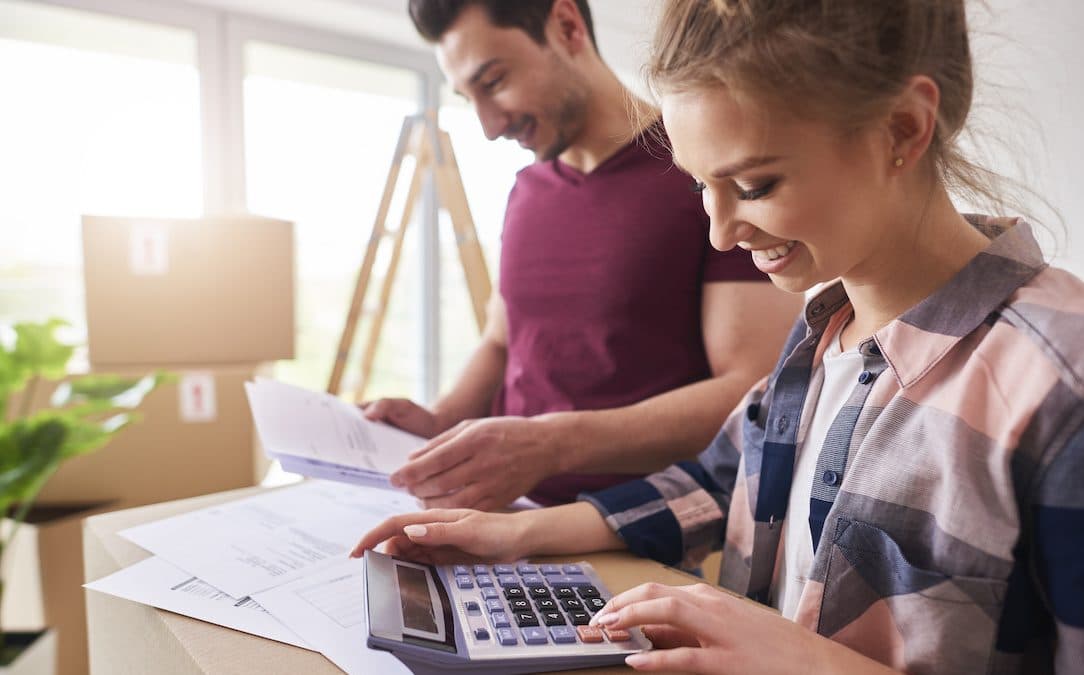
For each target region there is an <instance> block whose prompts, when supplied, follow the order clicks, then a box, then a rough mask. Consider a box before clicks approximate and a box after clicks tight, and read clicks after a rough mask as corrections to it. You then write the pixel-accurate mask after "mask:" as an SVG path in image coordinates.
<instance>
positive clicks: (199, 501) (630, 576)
mask: <svg viewBox="0 0 1084 675" xmlns="http://www.w3.org/2000/svg"><path fill="white" fill-rule="evenodd" d="M259 490H260V488H253V489H251V490H237V491H233V492H230V493H226V494H222V495H206V496H203V497H196V498H193V499H186V500H184V501H179V502H171V503H168V504H154V505H151V506H144V507H142V508H139V509H130V510H126V511H116V512H113V513H108V514H104V515H98V516H95V517H93V518H88V519H87V520H86V521H84V527H83V547H84V557H85V560H86V563H85V564H86V581H88V582H89V581H95V580H97V579H100V578H102V577H104V576H107V575H109V574H112V573H113V572H116V571H117V570H120V569H122V568H124V567H128V566H129V565H133V564H135V563H137V562H139V561H140V560H143V559H144V558H146V557H148V556H149V555H150V554H149V553H147V552H146V551H144V550H143V549H141V548H140V547H138V546H136V545H135V544H133V543H132V542H130V541H128V540H126V539H124V538H122V537H120V536H119V535H118V534H117V533H118V532H120V531H121V530H125V529H127V528H129V527H135V526H137V525H142V524H143V523H149V522H152V521H155V520H160V519H163V518H168V517H170V516H175V515H179V514H181V513H187V512H189V511H194V510H196V509H200V508H206V507H210V506H214V505H216V504H221V503H224V502H227V501H230V500H234V499H241V498H243V497H248V496H252V495H254V494H258V493H259V492H258V491H259ZM569 559H570V557H569V556H565V557H562V558H560V560H561V561H567V560H569ZM575 559H576V560H581V559H582V560H587V561H588V562H590V563H591V564H592V565H594V567H595V570H596V571H597V572H598V573H599V576H601V577H602V580H603V582H605V584H606V585H607V587H608V588H609V589H610V590H611V591H612V592H614V593H619V592H621V591H624V590H627V589H629V588H631V587H632V586H635V585H636V584H639V583H642V582H645V581H657V582H659V583H664V584H670V585H683V584H689V583H695V582H696V581H698V579H696V578H695V577H690V576H688V575H686V574H684V573H682V572H679V571H677V570H675V569H673V568H670V567H664V566H663V565H660V564H659V563H657V562H654V561H651V560H645V559H642V558H636V557H634V556H633V555H631V554H629V553H596V554H591V555H586V556H575ZM546 560H548V559H546V558H539V561H541V562H545V561H546ZM554 560H555V561H556V560H557V559H554ZM86 593H87V629H88V636H89V638H88V639H89V643H90V645H89V646H90V670H91V673H93V675H144V674H145V673H170V674H171V675H180V674H185V675H188V674H191V675H246V674H249V673H251V674H252V675H256V674H262V673H305V674H306V675H334V674H340V673H341V672H342V671H340V670H339V669H338V668H336V667H335V666H334V665H333V664H332V663H331V662H330V661H328V660H326V659H325V658H324V657H323V656H321V655H320V654H317V653H315V652H310V651H306V650H304V649H301V648H299V647H293V646H290V645H286V644H282V643H280V642H274V641H272V640H265V639H263V638H259V637H255V636H253V635H248V634H247V633H241V632H239V631H235V630H230V629H229V628H223V627H222V626H216V625H214V624H211V623H206V622H204V621H199V620H196V619H192V618H189V617H187V616H182V615H180V614H174V613H172V612H165V611H162V610H158V609H154V608H153V607H147V606H145V605H140V604H137V603H134V602H129V601H127V600H122V599H120V598H115V597H113V596H111V595H105V594H103V593H95V592H94V591H86ZM633 672H634V671H633V670H632V669H631V668H628V667H627V666H623V665H621V666H613V667H607V668H592V669H589V670H577V671H565V673H566V675H580V674H582V675H618V674H623V673H633Z"/></svg>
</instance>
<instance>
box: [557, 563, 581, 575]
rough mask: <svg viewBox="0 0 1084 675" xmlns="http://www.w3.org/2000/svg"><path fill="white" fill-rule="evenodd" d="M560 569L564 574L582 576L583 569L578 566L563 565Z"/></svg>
mask: <svg viewBox="0 0 1084 675" xmlns="http://www.w3.org/2000/svg"><path fill="white" fill-rule="evenodd" d="M561 569H562V570H563V571H564V573H565V574H583V568H582V567H580V566H579V565H565V566H564V567H562V568H561Z"/></svg>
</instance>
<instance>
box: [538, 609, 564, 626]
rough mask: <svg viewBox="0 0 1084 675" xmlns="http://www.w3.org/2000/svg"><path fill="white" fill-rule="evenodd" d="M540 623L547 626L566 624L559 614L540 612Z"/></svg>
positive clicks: (562, 615)
mask: <svg viewBox="0 0 1084 675" xmlns="http://www.w3.org/2000/svg"><path fill="white" fill-rule="evenodd" d="M542 621H543V623H545V624H546V625H547V626H564V625H565V624H567V623H568V622H567V621H565V615H564V614H561V613H560V612H542Z"/></svg>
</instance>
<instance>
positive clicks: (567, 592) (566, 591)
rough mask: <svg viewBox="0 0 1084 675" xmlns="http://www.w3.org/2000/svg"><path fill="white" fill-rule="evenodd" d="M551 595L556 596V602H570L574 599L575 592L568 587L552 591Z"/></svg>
mask: <svg viewBox="0 0 1084 675" xmlns="http://www.w3.org/2000/svg"><path fill="white" fill-rule="evenodd" d="M553 594H554V595H556V596H557V599H558V600H572V599H574V598H575V597H576V591H574V590H572V589H571V588H569V587H568V586H565V587H563V588H555V589H553Z"/></svg>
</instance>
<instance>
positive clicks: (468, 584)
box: [455, 574, 474, 589]
mask: <svg viewBox="0 0 1084 675" xmlns="http://www.w3.org/2000/svg"><path fill="white" fill-rule="evenodd" d="M455 585H456V586H459V587H460V588H463V589H467V588H474V582H473V581H471V578H470V576H469V575H467V574H460V575H459V576H457V577H456V578H455Z"/></svg>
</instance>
